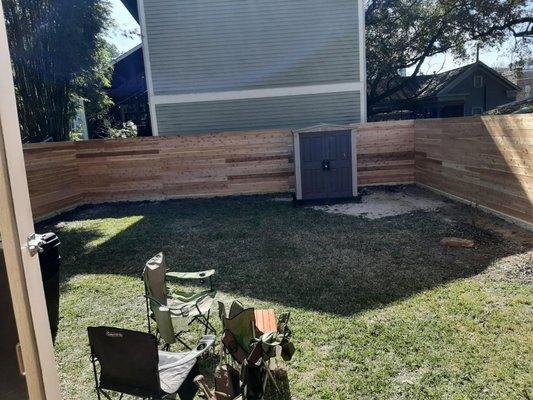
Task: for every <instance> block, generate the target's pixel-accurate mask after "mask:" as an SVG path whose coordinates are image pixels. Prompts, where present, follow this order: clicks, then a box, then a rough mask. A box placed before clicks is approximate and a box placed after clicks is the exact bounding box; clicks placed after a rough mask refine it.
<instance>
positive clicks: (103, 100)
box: [75, 37, 118, 138]
mask: <svg viewBox="0 0 533 400" xmlns="http://www.w3.org/2000/svg"><path fill="white" fill-rule="evenodd" d="M117 55H118V51H117V49H116V48H115V46H113V45H111V44H110V43H109V42H107V41H106V40H105V39H104V38H103V37H98V38H97V41H96V47H95V50H94V52H93V67H92V68H91V69H90V70H88V71H83V73H82V74H80V75H79V76H78V77H77V79H76V81H75V83H76V93H77V94H78V95H79V96H80V97H82V98H83V99H84V106H85V115H86V118H87V126H88V130H89V136H90V137H91V138H95V137H103V136H107V130H108V129H109V126H110V121H109V117H108V111H109V109H110V108H111V107H112V106H113V104H114V103H113V100H112V99H111V97H109V96H108V95H107V92H106V89H108V88H110V87H111V78H112V75H113V67H112V61H113V59H114V58H116V57H117Z"/></svg>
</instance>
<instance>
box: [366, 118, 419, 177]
mask: <svg viewBox="0 0 533 400" xmlns="http://www.w3.org/2000/svg"><path fill="white" fill-rule="evenodd" d="M413 129H414V122H413V121H387V122H372V123H368V124H361V125H358V126H357V181H358V182H357V183H358V185H361V186H367V185H386V184H402V183H414V181H415V146H414V135H413Z"/></svg>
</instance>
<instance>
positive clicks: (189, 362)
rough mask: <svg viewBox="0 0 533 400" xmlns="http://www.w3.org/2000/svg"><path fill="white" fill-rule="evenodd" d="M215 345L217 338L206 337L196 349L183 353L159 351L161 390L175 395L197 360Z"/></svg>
mask: <svg viewBox="0 0 533 400" xmlns="http://www.w3.org/2000/svg"><path fill="white" fill-rule="evenodd" d="M214 344H215V336H213V335H204V336H203V337H202V338H201V339H200V340H199V341H198V344H197V346H196V348H195V349H193V350H191V351H187V352H182V353H172V352H169V351H162V350H160V351H159V365H158V369H159V382H160V385H161V390H163V391H164V392H165V393H169V394H173V393H176V392H177V391H178V389H179V388H180V386H181V385H182V384H183V382H184V381H185V379H187V375H189V373H190V372H191V370H192V369H193V367H194V365H195V364H196V360H197V359H198V357H200V356H201V355H202V354H203V353H205V352H206V351H209V349H210V348H212V347H213V346H214Z"/></svg>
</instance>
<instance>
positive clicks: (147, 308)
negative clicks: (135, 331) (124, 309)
mask: <svg viewBox="0 0 533 400" xmlns="http://www.w3.org/2000/svg"><path fill="white" fill-rule="evenodd" d="M146 321H148V333H152V324H151V322H150V304H149V300H148V298H146Z"/></svg>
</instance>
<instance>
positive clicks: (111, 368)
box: [87, 326, 162, 397]
mask: <svg viewBox="0 0 533 400" xmlns="http://www.w3.org/2000/svg"><path fill="white" fill-rule="evenodd" d="M87 331H88V334H89V344H90V346H91V354H92V356H94V357H96V359H97V360H98V362H99V364H100V386H101V387H102V388H103V389H108V390H113V391H117V392H121V393H126V394H130V395H134V396H141V397H151V396H155V397H157V396H159V395H160V394H161V392H162V391H161V386H160V383H159V374H158V364H159V355H158V350H157V340H156V338H155V336H154V335H152V334H149V333H143V332H136V331H130V330H127V329H119V328H111V327H105V326H100V327H89V328H87Z"/></svg>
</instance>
